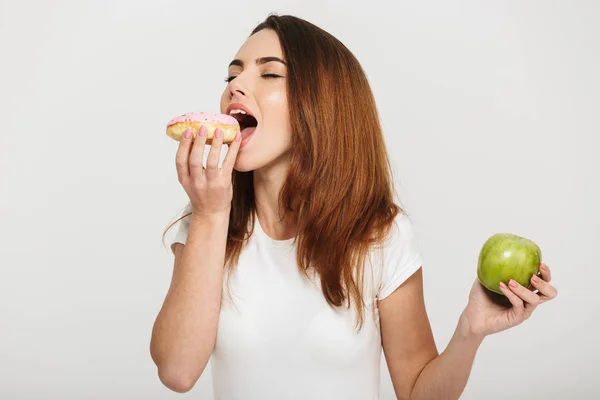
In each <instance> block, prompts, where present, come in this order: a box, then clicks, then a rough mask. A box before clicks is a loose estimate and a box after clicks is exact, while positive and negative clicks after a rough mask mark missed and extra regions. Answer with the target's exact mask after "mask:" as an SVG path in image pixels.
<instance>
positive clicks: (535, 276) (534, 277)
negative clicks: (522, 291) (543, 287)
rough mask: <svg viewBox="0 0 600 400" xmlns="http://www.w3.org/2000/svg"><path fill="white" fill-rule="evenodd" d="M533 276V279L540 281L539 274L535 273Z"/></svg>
mask: <svg viewBox="0 0 600 400" xmlns="http://www.w3.org/2000/svg"><path fill="white" fill-rule="evenodd" d="M531 278H532V279H533V281H534V282H536V283H537V282H539V281H540V278H539V276H537V275H533V276H532V277H531Z"/></svg>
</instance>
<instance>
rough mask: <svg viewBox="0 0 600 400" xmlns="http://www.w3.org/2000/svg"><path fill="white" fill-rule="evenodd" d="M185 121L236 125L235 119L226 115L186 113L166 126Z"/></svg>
mask: <svg viewBox="0 0 600 400" xmlns="http://www.w3.org/2000/svg"><path fill="white" fill-rule="evenodd" d="M185 121H198V122H217V123H219V124H233V125H237V124H238V121H237V119H235V118H233V117H232V116H231V115H226V114H209V113H204V112H200V113H186V114H183V115H180V116H177V117H175V118H173V119H172V120H171V121H169V123H168V124H167V126H171V125H173V124H177V123H179V122H185Z"/></svg>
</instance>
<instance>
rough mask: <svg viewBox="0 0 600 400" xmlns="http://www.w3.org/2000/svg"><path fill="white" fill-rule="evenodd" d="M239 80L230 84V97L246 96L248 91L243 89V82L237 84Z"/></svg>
mask: <svg viewBox="0 0 600 400" xmlns="http://www.w3.org/2000/svg"><path fill="white" fill-rule="evenodd" d="M238 79H239V78H235V79H234V80H233V81H231V83H230V84H229V97H234V96H235V95H236V94H237V95H242V96H244V97H245V96H246V90H245V89H244V88H242V85H241V82H236V81H237V80H238Z"/></svg>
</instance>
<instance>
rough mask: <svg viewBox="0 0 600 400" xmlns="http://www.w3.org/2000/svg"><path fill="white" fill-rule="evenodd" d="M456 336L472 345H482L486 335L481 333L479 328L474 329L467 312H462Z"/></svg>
mask: <svg viewBox="0 0 600 400" xmlns="http://www.w3.org/2000/svg"><path fill="white" fill-rule="evenodd" d="M456 335H457V336H458V338H459V339H461V340H463V341H467V342H471V343H476V344H481V342H483V339H485V336H486V335H485V333H483V332H481V331H479V330H478V329H477V327H474V326H473V325H472V324H471V323H470V321H469V318H468V316H467V315H466V313H465V311H463V312H462V314H461V315H460V318H459V319H458V326H457V327H456Z"/></svg>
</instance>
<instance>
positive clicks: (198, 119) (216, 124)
mask: <svg viewBox="0 0 600 400" xmlns="http://www.w3.org/2000/svg"><path fill="white" fill-rule="evenodd" d="M202 125H204V126H206V144H211V143H212V139H213V137H214V135H215V131H216V129H217V128H220V129H222V130H223V143H227V144H230V143H233V141H234V139H235V136H236V135H237V133H238V132H239V131H240V124H239V122H238V121H237V119H235V118H233V117H232V116H230V115H226V114H209V113H203V112H200V113H186V114H183V115H180V116H177V117H175V118H173V119H172V120H171V121H169V123H168V124H167V136H169V137H171V138H173V139H174V140H177V141H180V140H181V138H182V137H183V134H184V133H185V131H186V130H187V128H191V129H192V137H193V138H195V137H196V135H197V134H198V132H199V131H200V127H201V126H202Z"/></svg>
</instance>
